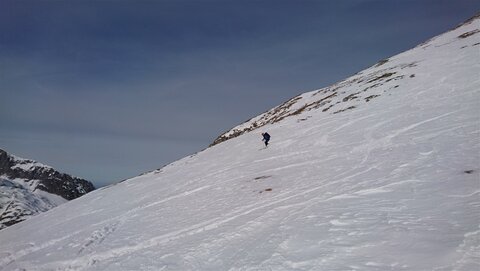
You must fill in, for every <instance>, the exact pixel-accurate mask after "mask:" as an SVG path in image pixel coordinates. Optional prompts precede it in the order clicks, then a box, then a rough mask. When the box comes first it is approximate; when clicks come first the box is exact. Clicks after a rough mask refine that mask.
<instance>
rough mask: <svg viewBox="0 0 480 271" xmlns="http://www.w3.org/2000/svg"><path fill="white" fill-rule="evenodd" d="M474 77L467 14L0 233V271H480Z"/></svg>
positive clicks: (476, 32) (479, 28) (473, 35)
mask: <svg viewBox="0 0 480 271" xmlns="http://www.w3.org/2000/svg"><path fill="white" fill-rule="evenodd" d="M479 75H480V19H479V18H478V16H476V17H475V18H473V19H471V20H469V21H467V22H466V23H464V24H462V25H461V26H459V27H458V28H455V29H453V30H451V31H448V32H446V33H444V34H442V35H439V36H437V37H435V38H433V39H431V40H429V41H427V42H425V43H424V44H421V45H419V46H417V47H416V48H413V49H411V50H408V51H406V52H403V53H401V54H398V55H396V56H392V57H390V58H388V59H384V60H382V61H380V62H378V63H377V64H375V65H373V66H372V67H370V68H368V69H365V70H363V71H361V72H359V73H357V74H355V75H353V76H351V77H349V78H347V79H345V80H344V81H341V82H339V83H337V84H334V85H333V86H329V87H325V88H322V89H319V90H315V91H311V92H307V93H304V94H301V95H299V96H297V97H295V98H293V99H291V100H289V101H287V102H285V103H284V104H283V105H280V106H278V107H275V108H273V109H271V110H268V111H267V112H266V113H265V114H262V115H260V116H257V117H254V118H252V119H251V120H250V121H248V122H246V123H244V124H241V125H238V126H236V127H234V128H233V129H231V130H230V131H228V132H226V133H224V134H223V135H221V136H220V137H219V138H218V139H217V140H216V141H215V144H214V145H213V146H212V147H210V148H207V149H206V150H204V151H201V152H199V153H197V154H195V155H191V156H189V157H185V158H183V159H180V160H178V161H176V162H174V163H171V164H169V165H167V166H165V167H163V168H161V169H158V170H155V171H152V172H149V173H146V174H143V175H140V176H138V177H135V178H132V179H128V180H126V181H123V182H120V183H117V184H115V185H111V186H109V187H106V188H103V189H99V190H96V191H93V192H92V193H89V194H87V195H85V196H83V197H81V198H79V199H77V200H74V201H71V202H68V203H66V204H63V205H61V206H59V207H57V208H55V209H53V210H51V211H49V212H46V213H43V214H40V215H38V216H36V217H33V218H31V219H30V220H28V221H26V222H24V223H21V224H19V225H15V226H13V227H9V228H7V229H4V230H2V231H0V270H2V271H7V270H28V271H50V270H57V271H60V270H102V271H108V270H110V271H122V270H128V271H130V270H163V271H176V270H219V271H221V270H230V271H254V270H275V271H291V270H295V271H304V270H305V271H306V270H312V271H320V270H342V271H343V270H356V271H384V270H390V271H405V270H408V271H423V270H436V271H441V270H457V271H473V270H480V261H479V255H480V228H479V224H480V220H479V219H480V186H479V185H480V183H479V180H480V111H479V110H480V76H479ZM262 131H268V133H269V134H270V135H271V136H272V137H271V141H270V144H269V146H268V148H265V146H264V145H263V143H262V142H261V138H262V137H261V132H262Z"/></svg>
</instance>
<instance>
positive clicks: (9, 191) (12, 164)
mask: <svg viewBox="0 0 480 271" xmlns="http://www.w3.org/2000/svg"><path fill="white" fill-rule="evenodd" d="M93 189H94V187H93V185H92V184H91V183H90V182H88V181H86V180H83V179H80V178H76V177H72V176H70V175H68V174H64V173H60V172H58V171H56V170H55V169H53V168H52V167H50V166H47V165H44V164H42V163H39V162H36V161H33V160H29V159H23V158H20V157H17V156H14V155H10V154H8V153H7V152H5V151H4V150H1V149H0V229H2V228H4V227H7V226H10V225H13V224H15V223H18V222H20V221H23V220H25V219H27V218H29V217H31V216H33V215H36V214H38V213H40V212H45V211H47V210H49V209H51V208H53V207H55V206H57V205H59V204H61V203H65V202H66V201H68V200H72V199H74V198H78V197H80V196H82V195H84V194H86V193H88V192H90V191H92V190H93Z"/></svg>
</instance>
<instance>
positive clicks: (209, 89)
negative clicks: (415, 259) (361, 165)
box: [0, 0, 480, 186]
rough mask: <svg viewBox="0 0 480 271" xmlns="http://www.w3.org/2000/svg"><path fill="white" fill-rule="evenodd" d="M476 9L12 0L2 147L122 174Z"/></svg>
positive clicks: (373, 0) (465, 5) (2, 68)
mask: <svg viewBox="0 0 480 271" xmlns="http://www.w3.org/2000/svg"><path fill="white" fill-rule="evenodd" d="M479 10H480V2H479V1H474V0H450V1H445V0H381V1H377V0H350V1H349V0H344V1H293V0H292V1H281V0H280V1H199V0H197V1H184V0H181V1H9V0H1V1H0V97H1V99H0V148H3V149H5V150H7V151H9V152H11V153H13V154H15V155H18V156H21V157H25V158H32V159H35V160H38V161H40V162H42V163H46V164H49V165H51V166H53V167H55V168H57V169H59V170H61V171H64V172H67V173H71V174H74V175H76V176H79V177H82V178H86V179H89V180H91V181H93V182H94V184H95V185H96V186H102V185H105V184H108V183H112V182H116V181H119V180H122V179H125V178H128V177H133V176H136V175H138V174H140V173H142V172H145V171H149V170H153V169H156V168H158V167H160V166H162V165H164V164H167V163H169V162H172V161H174V160H176V159H178V158H181V157H184V156H186V155H188V154H191V153H194V152H196V151H199V150H201V149H203V148H205V147H207V146H208V145H209V144H210V143H211V142H212V141H213V140H214V139H215V138H216V136H218V135H219V134H221V133H222V132H223V131H225V130H228V129H229V128H231V127H233V126H235V125H237V124H239V123H241V122H243V121H244V120H247V119H249V118H251V117H253V116H256V115H258V114H260V113H262V112H264V111H266V110H268V109H270V108H272V107H274V106H276V105H278V104H280V103H282V102H284V101H285V100H287V99H289V98H291V97H293V96H295V95H297V94H300V93H302V92H306V91H310V90H314V89H318V88H322V87H325V86H328V85H330V84H332V83H334V82H336V81H339V80H341V79H344V78H346V77H347V76H349V75H352V74H354V73H356V72H358V71H360V70H362V69H364V68H366V67H368V66H371V65H373V64H374V63H375V62H377V61H378V60H380V59H383V58H387V57H390V56H392V55H394V54H397V53H400V52H402V51H404V50H407V49H410V48H412V47H414V46H416V45H417V44H419V43H421V42H423V41H425V40H427V39H429V38H431V37H433V36H435V35H438V34H441V33H442V32H445V31H447V30H449V29H451V28H453V27H454V26H455V25H457V24H459V23H461V22H462V21H464V20H466V19H468V18H469V17H471V16H473V15H474V14H475V13H476V12H478V11H479ZM273 136H274V135H273ZM259 141H260V138H259ZM260 143H261V142H260ZM260 143H259V144H260Z"/></svg>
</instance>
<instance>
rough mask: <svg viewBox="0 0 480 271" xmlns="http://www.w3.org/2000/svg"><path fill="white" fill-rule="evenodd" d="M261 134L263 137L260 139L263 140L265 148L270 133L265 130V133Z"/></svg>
mask: <svg viewBox="0 0 480 271" xmlns="http://www.w3.org/2000/svg"><path fill="white" fill-rule="evenodd" d="M262 136H263V139H262V141H264V142H265V148H266V147H267V146H268V141H270V135H269V134H268V133H267V132H265V133H262Z"/></svg>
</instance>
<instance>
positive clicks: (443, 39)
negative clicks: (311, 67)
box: [212, 14, 480, 146]
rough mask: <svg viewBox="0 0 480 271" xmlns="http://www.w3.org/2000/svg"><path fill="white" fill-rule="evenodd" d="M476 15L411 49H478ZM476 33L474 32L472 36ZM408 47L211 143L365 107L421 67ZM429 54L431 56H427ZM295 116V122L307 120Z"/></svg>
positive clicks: (273, 110) (409, 79) (287, 102)
mask: <svg viewBox="0 0 480 271" xmlns="http://www.w3.org/2000/svg"><path fill="white" fill-rule="evenodd" d="M479 17H480V15H479V14H477V15H475V16H474V17H472V18H471V19H469V20H467V21H466V22H464V23H462V24H461V25H459V26H457V27H456V28H455V29H453V30H451V31H449V32H447V33H445V34H443V35H439V36H437V37H435V38H432V39H430V40H429V41H428V42H425V43H423V44H421V45H419V46H418V47H416V48H414V49H412V50H415V51H416V50H418V48H420V49H423V50H427V51H430V52H429V53H432V54H434V53H435V52H437V51H438V50H436V48H439V47H443V46H447V45H451V44H455V45H456V46H459V48H460V49H465V48H467V47H475V46H477V47H476V48H480V46H479V44H478V40H479V39H478V36H479V35H478V34H477V33H478V32H480V29H479V23H478V22H479V20H478V18H479ZM475 34H477V35H475ZM474 35H475V36H474ZM412 50H409V51H407V52H404V53H402V54H399V55H396V56H394V57H391V58H388V59H383V60H380V61H379V62H378V63H376V64H375V65H374V66H372V67H370V68H368V69H366V70H364V71H362V72H359V73H357V74H355V75H353V76H351V77H349V78H347V79H345V80H343V81H340V82H338V83H336V84H334V85H332V86H329V87H326V88H322V89H319V90H314V91H311V92H307V93H303V94H301V95H298V96H296V97H293V98H292V99H290V100H288V101H286V102H285V103H283V104H281V105H279V106H277V107H275V108H272V109H270V110H269V111H267V112H265V113H263V114H261V115H259V116H257V117H254V118H252V119H250V120H248V121H246V122H244V123H242V124H240V125H238V126H235V127H234V128H232V129H230V130H229V131H227V132H225V133H223V134H222V135H220V136H219V137H218V138H216V139H215V140H214V142H213V143H212V146H213V145H215V144H218V143H220V142H223V141H225V140H228V139H231V138H234V137H237V136H239V135H241V134H243V133H245V132H250V131H253V130H256V129H258V128H260V127H263V126H265V125H267V124H273V123H276V122H279V121H281V120H283V119H285V118H290V117H295V116H298V115H299V114H301V113H305V112H308V111H311V110H320V111H322V112H324V113H325V114H337V113H342V112H345V111H347V110H351V109H354V108H358V107H362V106H368V103H369V102H370V101H372V100H374V99H377V98H378V97H381V96H382V95H390V93H391V92H393V91H397V88H399V87H401V86H402V85H403V84H408V82H407V81H413V82H414V81H415V76H416V74H415V72H416V71H417V70H418V69H417V68H416V67H417V66H418V65H421V66H425V65H428V64H429V63H423V59H415V60H411V59H410V58H409V57H408V56H409V55H410V54H411V52H412ZM477 50H479V49H477ZM428 57H433V56H428ZM308 118H309V116H306V118H299V121H304V120H307V119H308Z"/></svg>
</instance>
